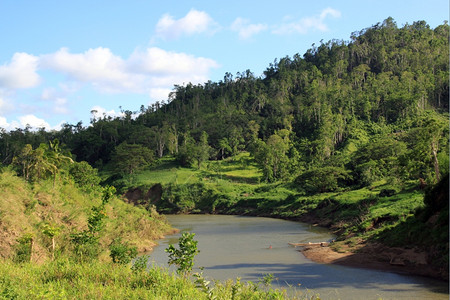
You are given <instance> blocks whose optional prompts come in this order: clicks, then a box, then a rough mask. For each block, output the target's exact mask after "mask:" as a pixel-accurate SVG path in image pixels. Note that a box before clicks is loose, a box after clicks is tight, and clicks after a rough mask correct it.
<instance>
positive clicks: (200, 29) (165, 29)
mask: <svg viewBox="0 0 450 300" xmlns="http://www.w3.org/2000/svg"><path fill="white" fill-rule="evenodd" d="M216 29H217V24H216V23H215V22H214V20H213V19H212V18H211V17H210V16H209V15H208V14H207V13H206V12H204V11H198V10H195V9H191V10H190V11H189V12H188V13H187V15H186V16H184V17H183V18H181V19H178V20H176V19H174V17H173V16H171V15H169V14H165V15H163V16H162V17H161V18H160V19H159V21H158V23H157V24H156V28H155V31H156V35H157V36H158V37H161V38H163V39H177V38H179V37H181V36H183V35H187V36H189V35H193V34H198V33H205V32H207V33H213V32H214V31H215V30H216Z"/></svg>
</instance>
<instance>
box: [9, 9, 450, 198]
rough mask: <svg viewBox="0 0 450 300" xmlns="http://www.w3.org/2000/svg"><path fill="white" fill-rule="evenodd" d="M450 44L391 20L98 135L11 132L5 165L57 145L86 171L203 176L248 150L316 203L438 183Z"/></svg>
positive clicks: (194, 91) (270, 176)
mask: <svg viewBox="0 0 450 300" xmlns="http://www.w3.org/2000/svg"><path fill="white" fill-rule="evenodd" d="M448 41H449V26H448V24H446V23H445V24H443V25H441V26H438V27H436V28H434V29H432V28H430V27H429V25H427V23H426V22H424V21H418V22H414V23H413V24H411V25H410V24H407V25H404V26H403V27H400V28H399V27H398V26H397V25H396V23H395V21H394V20H393V19H391V18H388V19H386V20H384V21H383V22H382V23H379V24H376V25H374V26H372V27H369V28H366V29H363V30H361V31H358V32H354V33H352V34H351V37H350V41H338V40H332V41H328V42H322V41H321V42H320V43H319V44H318V45H313V46H312V48H311V49H309V50H308V51H307V52H306V53H304V54H303V55H300V54H295V55H294V56H293V57H284V58H281V59H276V60H275V61H274V62H273V63H271V64H270V65H269V67H268V68H267V69H266V71H265V72H264V74H263V75H262V76H261V77H256V76H255V75H254V74H253V73H252V72H251V71H250V70H247V71H244V72H242V73H237V74H236V75H235V76H233V75H232V74H229V73H226V74H225V76H224V79H223V80H222V81H219V82H206V83H204V84H202V85H192V84H187V85H185V86H175V87H174V90H173V92H172V93H171V95H170V96H169V98H168V99H167V100H164V101H161V102H157V103H155V104H152V105H151V106H149V107H145V106H142V107H141V109H140V111H138V112H132V111H124V116H123V117H120V118H111V117H109V116H104V118H100V119H94V118H93V119H92V120H91V124H90V125H89V126H83V124H81V123H79V124H76V125H71V124H65V125H64V126H63V128H62V129H61V130H60V131H52V132H45V131H44V130H41V131H38V132H33V131H31V130H30V129H25V130H22V129H17V130H15V131H11V132H5V131H3V132H2V133H1V139H0V150H1V153H0V157H1V161H2V163H3V164H4V165H8V164H11V163H14V157H17V156H20V153H21V152H22V151H23V149H24V147H25V145H26V144H30V145H32V147H33V148H37V147H38V146H39V144H41V143H48V142H49V141H52V140H54V139H58V140H59V141H60V143H61V145H62V146H63V147H65V148H66V149H67V150H69V151H70V152H71V153H72V154H73V155H74V157H75V159H76V160H77V161H87V162H89V163H90V164H91V165H92V166H95V167H97V168H100V169H101V170H102V169H107V170H110V171H112V172H113V173H122V175H125V174H131V173H133V172H135V171H136V170H137V169H139V168H140V167H145V166H146V165H147V164H149V163H151V162H153V161H155V160H156V159H158V158H161V157H164V156H167V155H169V156H175V157H176V158H177V161H178V163H179V164H180V165H183V166H191V165H192V166H196V167H200V166H201V165H202V163H203V162H204V161H207V160H221V159H224V158H226V157H229V156H232V155H235V154H237V153H238V152H240V151H243V150H246V151H249V152H251V154H252V156H253V157H254V159H255V160H256V162H257V163H258V164H259V166H260V169H261V171H262V173H263V177H262V180H265V181H268V182H273V181H278V180H283V181H294V182H296V183H297V184H298V187H299V188H301V189H304V190H305V191H307V192H310V193H317V192H325V191H333V190H338V189H348V188H352V187H361V186H367V185H369V184H370V183H372V182H374V181H376V180H379V179H382V178H390V180H394V181H396V182H402V181H404V180H409V179H415V180H419V179H420V180H422V182H423V184H433V183H435V182H437V180H438V179H439V178H440V177H441V175H442V174H443V173H446V172H448V109H449V101H448V99H449V93H448V91H449V87H448V82H449V70H448V66H449V45H448ZM127 153H128V154H127ZM130 153H139V154H142V155H138V157H137V156H136V155H131V154H130ZM131 158H134V160H136V159H139V158H140V159H142V161H137V162H132V161H131V160H132V159H131ZM115 171H117V172H115ZM20 172H22V171H21V170H19V173H20ZM22 175H24V174H22ZM317 178H321V180H316V179H317Z"/></svg>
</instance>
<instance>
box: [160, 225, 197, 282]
mask: <svg viewBox="0 0 450 300" xmlns="http://www.w3.org/2000/svg"><path fill="white" fill-rule="evenodd" d="M194 236H195V233H189V232H184V233H183V234H182V235H181V237H180V239H179V241H178V244H179V247H180V249H176V248H175V246H174V245H172V244H170V245H169V247H168V248H167V249H165V251H166V252H167V253H169V265H176V266H177V267H178V268H177V273H178V274H184V275H186V274H188V273H189V272H191V271H192V268H193V267H194V257H195V256H196V255H197V254H198V253H199V252H200V251H199V250H198V249H197V243H198V242H197V241H195V240H194Z"/></svg>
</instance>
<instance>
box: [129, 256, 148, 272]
mask: <svg viewBox="0 0 450 300" xmlns="http://www.w3.org/2000/svg"><path fill="white" fill-rule="evenodd" d="M147 263H148V255H142V256H139V257H137V258H136V260H135V261H134V263H133V265H132V266H131V270H132V271H133V272H134V273H140V272H143V271H145V270H146V269H147Z"/></svg>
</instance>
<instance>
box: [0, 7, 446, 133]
mask: <svg viewBox="0 0 450 300" xmlns="http://www.w3.org/2000/svg"><path fill="white" fill-rule="evenodd" d="M448 15H449V2H448V0H427V1H423V0H420V1H417V0H413V1H411V0H410V1H395V0H394V1H392V0H391V1H385V0H377V1H372V0H365V1H353V0H351V1H332V0H324V1H321V0H318V1H303V0H278V1H265V0H259V1H244V0H240V1H236V0H228V1H220V2H219V1H210V0H209V1H204V0H197V1H174V0H166V1H149V0H127V1H118V0H117V1H116V0H109V1H106V0H95V1H92V0H90V1H85V0H77V1H59V0H40V1H34V0H29V1H24V0H0V38H1V40H2V46H1V47H0V127H2V128H5V129H7V130H11V129H15V128H24V127H25V126H26V125H27V124H29V125H31V126H32V127H36V128H37V127H46V128H47V129H58V128H59V126H60V125H61V124H62V123H69V124H76V123H78V122H79V121H82V122H83V124H84V125H85V126H87V125H88V124H89V120H90V118H91V116H92V115H91V111H93V110H95V111H97V114H99V115H104V114H105V115H113V116H118V115H120V113H121V110H131V111H138V110H139V108H140V106H141V105H145V106H147V105H149V104H151V103H153V102H155V101H161V100H166V99H167V95H168V93H169V92H170V91H171V90H172V89H173V86H174V85H175V84H178V85H182V84H185V83H188V82H192V83H194V84H197V83H204V82H206V81H208V80H212V81H219V80H222V79H223V76H224V74H225V72H230V73H231V74H233V75H234V74H236V73H237V72H242V71H245V70H247V69H250V70H251V71H252V72H253V73H254V74H255V75H256V76H260V75H261V74H262V72H263V71H264V70H265V69H266V68H267V67H268V66H269V64H270V63H272V62H273V61H274V59H276V58H282V57H285V56H293V55H294V54H296V53H299V54H300V55H303V54H304V53H305V52H306V50H308V49H309V48H311V45H312V44H313V43H315V44H320V41H321V40H322V41H324V42H327V41H329V40H331V39H340V40H345V41H348V40H349V39H350V35H351V33H352V32H355V31H360V30H362V29H364V28H367V27H370V26H372V25H374V24H376V23H378V22H382V21H383V20H384V19H386V18H387V17H393V18H394V20H395V21H396V23H397V25H398V26H399V27H401V26H403V25H404V24H406V23H408V24H412V23H413V22H415V21H419V20H425V21H426V22H427V23H428V24H429V25H430V26H431V27H432V28H435V27H436V26H438V25H441V24H443V23H444V21H445V20H448V19H449V17H448Z"/></svg>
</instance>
